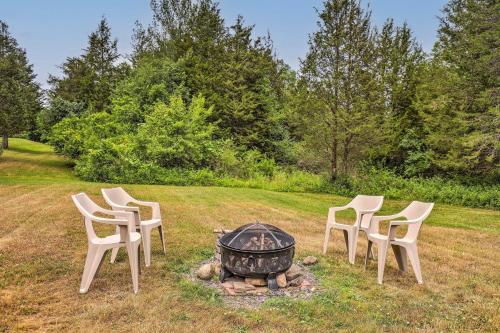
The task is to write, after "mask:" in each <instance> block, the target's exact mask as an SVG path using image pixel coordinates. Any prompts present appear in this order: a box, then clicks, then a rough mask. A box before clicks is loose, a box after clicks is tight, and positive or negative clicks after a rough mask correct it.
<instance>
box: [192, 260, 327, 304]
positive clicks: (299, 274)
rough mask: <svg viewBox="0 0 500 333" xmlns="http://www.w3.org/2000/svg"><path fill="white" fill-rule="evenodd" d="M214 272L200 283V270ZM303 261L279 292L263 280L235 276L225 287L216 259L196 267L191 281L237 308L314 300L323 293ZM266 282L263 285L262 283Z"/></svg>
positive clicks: (295, 265)
mask: <svg viewBox="0 0 500 333" xmlns="http://www.w3.org/2000/svg"><path fill="white" fill-rule="evenodd" d="M202 267H203V268H205V267H206V268H209V267H210V268H211V269H210V276H209V277H208V278H207V279H200V278H199V276H198V274H197V273H198V271H199V269H200V268H202ZM309 267H310V266H305V265H303V264H302V262H300V261H296V262H295V263H293V264H292V266H291V267H290V268H289V270H287V271H286V272H285V273H282V275H283V276H284V277H285V279H286V286H285V287H284V288H279V289H276V290H272V289H269V288H268V287H267V285H266V284H267V281H266V280H264V279H262V278H244V277H239V276H231V277H229V278H227V279H226V280H225V282H223V283H221V282H219V279H218V270H219V269H220V262H219V261H218V260H217V259H215V258H212V259H209V260H204V261H203V262H201V263H200V264H199V266H197V267H194V268H193V270H191V273H190V274H189V279H190V280H191V281H193V282H196V283H201V284H202V285H203V286H205V287H207V288H210V289H214V290H215V291H216V292H217V293H218V294H219V295H221V297H222V301H223V302H224V303H225V304H226V305H228V306H230V307H233V308H256V307H259V306H260V305H261V304H263V303H264V302H265V301H266V300H268V299H270V298H273V297H282V296H285V297H291V298H295V299H310V298H311V297H312V296H314V295H316V294H319V293H321V289H320V288H319V287H318V283H317V280H316V278H315V276H314V274H313V273H312V272H311V271H310V269H309ZM262 281H263V283H262Z"/></svg>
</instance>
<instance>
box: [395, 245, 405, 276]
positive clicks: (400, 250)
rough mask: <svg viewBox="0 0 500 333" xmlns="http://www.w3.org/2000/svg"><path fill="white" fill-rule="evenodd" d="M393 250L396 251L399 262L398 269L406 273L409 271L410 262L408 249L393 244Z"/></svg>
mask: <svg viewBox="0 0 500 333" xmlns="http://www.w3.org/2000/svg"><path fill="white" fill-rule="evenodd" d="M391 246H392V250H393V251H394V256H395V257H396V261H397V262H398V267H399V270H400V271H403V272H406V271H408V262H407V257H408V256H407V255H406V249H405V248H404V247H403V246H399V245H395V244H391Z"/></svg>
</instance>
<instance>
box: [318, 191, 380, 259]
mask: <svg viewBox="0 0 500 333" xmlns="http://www.w3.org/2000/svg"><path fill="white" fill-rule="evenodd" d="M383 202H384V197H383V196H371V195H357V196H356V197H355V198H354V199H353V200H352V201H351V202H349V203H348V204H347V205H345V206H342V207H332V208H330V209H329V211H328V219H327V222H326V230H325V240H324V242H323V254H326V251H327V249H328V241H329V239H330V234H331V231H332V229H339V230H342V231H343V232H344V239H345V243H346V247H347V253H348V255H349V262H350V263H351V264H354V261H355V258H356V247H357V242H358V234H359V231H360V230H361V231H363V232H365V233H367V232H368V228H369V227H370V220H371V218H372V216H373V214H374V213H376V212H377V211H379V210H380V208H381V207H382V203H383ZM349 208H352V209H354V211H355V212H356V221H355V222H354V224H343V223H337V222H336V220H335V212H338V211H341V210H346V209H349Z"/></svg>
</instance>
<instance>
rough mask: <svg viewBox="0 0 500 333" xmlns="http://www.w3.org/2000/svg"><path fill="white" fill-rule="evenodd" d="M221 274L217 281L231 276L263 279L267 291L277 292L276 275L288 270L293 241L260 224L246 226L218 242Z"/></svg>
mask: <svg viewBox="0 0 500 333" xmlns="http://www.w3.org/2000/svg"><path fill="white" fill-rule="evenodd" d="M219 245H220V248H221V270H220V276H219V280H220V281H221V282H224V280H225V279H226V278H227V277H229V276H231V275H238V276H242V277H253V278H265V279H267V283H268V287H269V289H273V290H275V289H277V288H278V284H277V282H276V274H279V273H282V272H284V271H286V270H288V269H289V268H290V266H291V265H292V263H293V256H294V254H295V240H294V239H293V237H292V236H290V235H289V234H287V233H286V232H284V231H283V230H281V229H279V228H277V227H275V226H272V225H269V224H263V223H259V222H256V223H251V224H246V225H243V226H241V227H239V228H238V229H236V230H234V231H232V232H230V233H227V234H225V235H224V236H222V237H221V239H220V240H219Z"/></svg>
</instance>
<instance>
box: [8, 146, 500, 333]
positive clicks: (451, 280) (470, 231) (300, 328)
mask: <svg viewBox="0 0 500 333" xmlns="http://www.w3.org/2000/svg"><path fill="white" fill-rule="evenodd" d="M105 186H110V185H108V184H99V183H89V182H84V181H81V180H79V179H78V178H77V177H75V176H74V175H73V173H72V171H71V165H70V164H69V163H68V161H66V160H65V159H63V158H61V157H59V156H56V155H55V154H53V152H52V150H51V149H50V148H49V147H47V146H45V145H42V144H37V143H32V142H30V141H27V140H22V139H12V140H11V149H9V150H6V151H4V154H3V155H2V156H0V226H1V228H0V309H2V311H1V312H0V313H2V316H0V332H1V331H14V332H15V331H109V330H117V331H137V332H143V331H157V332H165V331H166V332H192V331H206V332H280V333H281V332H329V331H335V330H344V331H356V332H358V331H361V332H363V331H365V332H372V331H391V332H402V331H405V332H406V331H471V330H478V331H481V332H497V331H498V330H499V329H500V313H499V311H498V309H499V306H500V301H499V298H498V295H499V294H500V290H499V289H500V288H499V286H500V264H499V263H500V238H499V233H500V212H499V211H495V210H487V209H474V208H463V207H459V206H450V205H443V204H436V206H435V209H434V210H433V212H432V214H431V215H430V217H429V218H428V220H426V222H425V223H424V226H423V227H422V231H421V235H420V238H419V252H420V258H421V262H422V270H423V275H424V281H425V283H424V285H417V284H416V283H415V280H414V276H413V275H412V273H411V271H410V272H409V273H408V274H402V273H400V272H399V271H398V270H397V268H396V267H397V266H396V263H395V259H394V256H393V255H392V253H389V254H388V259H387V265H386V272H385V276H384V285H383V286H379V285H377V284H376V263H374V262H371V263H370V265H369V267H368V269H367V270H366V271H365V270H364V269H363V267H362V265H361V261H362V255H363V253H364V251H365V249H366V246H365V243H366V241H365V240H364V239H361V240H360V242H359V250H358V257H357V259H356V260H357V262H356V265H350V264H348V263H347V259H346V252H345V245H344V243H343V238H342V236H341V235H340V234H338V233H337V234H334V240H333V242H332V244H333V245H331V246H330V248H329V252H328V254H327V255H326V256H323V255H321V254H320V249H321V244H322V239H323V230H324V224H325V219H326V212H327V209H328V207H330V206H336V205H343V204H345V203H347V202H348V201H349V198H346V197H342V196H336V195H330V194H312V193H280V192H273V191H268V190H261V189H249V188H228V187H200V186H191V187H188V186H184V187H176V186H162V185H124V186H125V188H126V189H127V190H129V191H130V192H131V193H132V194H133V195H134V196H137V197H138V198H141V199H145V200H154V201H158V202H160V205H161V209H162V215H163V217H164V219H165V225H166V235H167V255H166V256H164V255H163V253H162V251H161V248H160V245H159V242H158V239H157V235H156V234H154V235H153V249H152V266H151V267H149V268H147V269H146V268H143V273H142V275H141V277H140V292H139V294H138V295H133V294H132V293H131V282H130V272H129V268H128V260H127V257H126V255H125V253H124V252H123V251H120V253H119V256H118V262H117V263H116V264H113V265H111V264H109V263H108V262H105V264H104V265H103V267H102V269H101V271H100V273H99V275H98V276H97V277H96V279H95V281H94V282H93V284H92V286H91V289H90V291H89V293H88V294H86V295H79V294H78V285H79V280H80V275H81V271H82V267H83V262H84V260H85V255H86V250H87V238H86V235H85V231H84V227H83V224H82V222H81V217H80V216H79V214H78V212H77V211H76V209H75V207H74V206H73V204H72V202H71V200H70V198H69V196H70V194H73V193H77V192H80V191H84V192H86V193H88V194H89V195H91V196H92V198H94V199H95V200H96V201H97V202H98V203H100V204H102V205H105V204H104V202H103V200H102V198H101V197H100V188H101V187H105ZM407 203H408V201H398V200H386V201H385V202H384V206H383V210H382V212H381V213H382V214H385V213H388V214H390V213H394V212H396V211H398V210H400V209H401V208H403V207H404V206H405V205H406V204H407ZM339 217H340V218H341V219H345V220H347V219H352V218H353V217H354V216H353V213H352V212H348V213H341V214H339ZM255 219H259V220H261V221H265V222H268V223H271V224H275V225H277V226H279V227H281V228H283V229H285V230H286V231H288V232H290V233H291V234H293V235H294V237H295V238H296V241H297V252H296V257H297V258H302V257H304V256H306V255H315V256H317V257H318V258H319V264H317V265H316V266H313V267H312V268H311V269H312V270H313V272H314V274H315V276H316V277H317V279H318V281H319V284H320V286H319V287H320V289H321V290H322V292H321V293H319V294H318V295H316V296H314V297H313V298H312V299H309V300H298V299H293V298H290V297H279V298H273V299H270V300H268V301H267V302H266V303H265V304H264V305H263V306H262V307H261V308H257V309H233V308H230V307H227V306H225V305H224V304H223V302H222V300H221V298H220V296H218V295H217V294H215V293H214V292H213V290H211V289H208V288H206V287H204V286H202V285H201V284H198V283H196V282H193V281H190V280H189V279H187V278H186V277H185V275H186V274H187V273H188V272H189V271H190V270H191V269H192V268H193V267H195V266H196V265H197V264H198V263H199V262H200V261H202V260H204V259H206V258H208V257H209V256H211V254H212V251H213V244H214V236H213V235H212V229H213V228H215V227H218V226H221V225H222V226H224V227H227V228H234V227H237V226H239V225H241V224H242V223H247V222H250V221H253V220H255ZM97 229H98V232H99V234H107V233H110V232H113V229H112V228H106V227H100V226H99V227H98V228H97ZM332 247H333V251H332Z"/></svg>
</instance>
